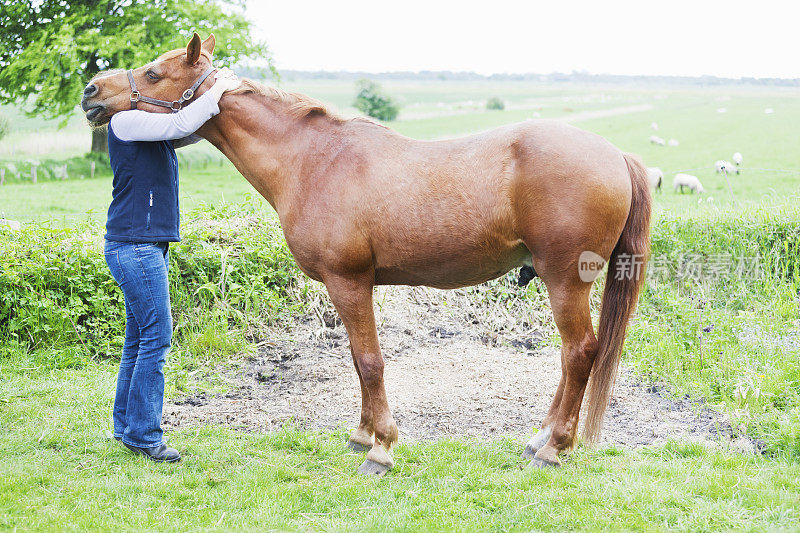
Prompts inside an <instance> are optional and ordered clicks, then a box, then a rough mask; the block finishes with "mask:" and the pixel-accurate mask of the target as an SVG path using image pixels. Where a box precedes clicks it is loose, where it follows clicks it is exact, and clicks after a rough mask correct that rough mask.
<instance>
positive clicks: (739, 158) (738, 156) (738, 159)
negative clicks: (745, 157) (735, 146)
mask: <svg viewBox="0 0 800 533" xmlns="http://www.w3.org/2000/svg"><path fill="white" fill-rule="evenodd" d="M733 162H734V163H735V164H736V166H737V167H738V166H739V165H741V164H742V154H740V153H739V152H736V153H735V154H733Z"/></svg>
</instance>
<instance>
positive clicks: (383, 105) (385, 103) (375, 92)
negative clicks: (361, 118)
mask: <svg viewBox="0 0 800 533" xmlns="http://www.w3.org/2000/svg"><path fill="white" fill-rule="evenodd" d="M356 86H357V88H358V94H357V95H356V99H355V102H353V105H354V106H355V108H356V109H358V110H359V111H361V112H362V113H364V114H365V115H369V116H370V117H374V118H377V119H378V120H386V121H388V120H394V119H396V118H397V114H398V113H399V112H400V109H399V108H398V106H397V104H395V102H394V100H392V98H391V97H390V96H388V95H387V94H385V93H384V92H383V89H382V88H381V86H380V85H378V84H377V83H375V82H374V81H371V80H367V79H362V80H359V81H358V82H357V83H356Z"/></svg>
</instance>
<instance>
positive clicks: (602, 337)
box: [82, 34, 651, 474]
mask: <svg viewBox="0 0 800 533" xmlns="http://www.w3.org/2000/svg"><path fill="white" fill-rule="evenodd" d="M214 43H215V40H214V36H213V35H211V36H210V37H209V38H208V39H206V40H205V41H202V42H201V40H200V37H199V36H198V35H197V34H195V35H194V37H193V38H192V39H191V41H190V42H189V44H188V46H187V48H186V49H185V50H184V49H178V50H173V51H171V52H167V53H165V54H163V55H162V56H160V57H159V58H157V59H156V60H155V61H153V62H152V63H149V64H147V65H145V66H143V67H139V68H137V69H134V70H133V78H134V80H135V84H136V86H137V89H138V91H140V94H141V95H142V96H148V97H150V98H156V99H160V100H165V101H167V102H170V101H175V100H178V98H179V97H180V96H181V95H182V94H183V93H184V91H185V89H187V88H189V87H191V85H192V84H193V83H194V82H195V81H196V80H199V78H200V76H201V75H202V74H203V73H204V72H206V71H207V70H208V69H209V68H210V66H211V60H212V53H213V50H214ZM212 83H213V80H212V79H208V80H206V81H205V82H204V83H203V84H202V85H200V87H199V88H198V89H197V90H196V91H195V97H196V95H197V94H201V93H202V92H203V91H204V90H206V89H207V88H208V87H209V86H210V85H211V84H212ZM130 85H131V84H130V82H129V80H128V78H127V77H126V75H125V73H124V72H119V73H111V74H106V75H101V76H99V77H97V78H95V79H94V80H92V81H91V82H90V84H89V85H88V86H87V89H86V91H85V93H84V94H85V95H84V99H83V102H82V107H83V109H84V111H87V118H89V119H90V121H91V122H92V123H94V124H96V125H99V124H103V123H105V122H108V120H109V119H110V117H111V115H113V114H114V113H116V112H118V111H123V110H126V109H129V108H130V107H131V104H130V100H131V92H132V91H131V86H130ZM189 96H192V95H189ZM189 102H191V99H189ZM138 105H139V108H140V109H144V110H146V111H152V112H161V113H164V112H170V110H169V109H168V108H164V107H159V106H156V105H151V104H148V103H146V102H142V101H139V102H138ZM219 105H220V110H221V111H220V114H219V115H217V116H216V117H214V118H212V119H211V120H209V121H208V122H207V123H206V124H205V125H204V126H203V127H202V128H200V130H198V132H197V133H198V134H199V135H200V136H202V137H204V138H206V139H208V140H209V141H210V142H211V143H212V144H213V145H214V146H216V147H217V148H218V149H219V150H221V151H222V152H223V153H224V154H225V155H226V156H227V157H228V158H229V159H230V160H231V161H232V162H233V164H234V165H235V166H236V168H237V169H238V170H239V172H241V173H242V175H244V177H245V178H246V179H247V180H248V181H249V182H250V183H251V184H252V185H253V187H255V189H256V190H258V192H259V193H261V194H262V195H263V196H264V198H266V199H267V200H268V201H269V203H270V204H271V205H272V207H274V208H275V211H276V212H277V214H278V217H279V218H280V223H281V225H282V227H283V232H284V235H285V236H286V242H287V244H288V245H289V249H290V250H291V252H292V254H293V255H294V258H295V259H296V261H297V263H298V265H299V266H300V268H301V270H302V271H303V272H304V273H305V274H307V275H308V276H309V277H311V278H312V279H315V280H318V281H321V282H323V283H324V284H325V286H326V287H327V289H328V293H329V294H330V297H331V300H332V301H333V304H334V305H335V307H336V309H337V311H338V312H339V314H340V316H341V318H342V321H343V322H344V325H345V327H346V329H347V334H348V336H349V339H350V350H351V353H352V356H353V362H354V364H355V367H356V372H357V373H358V377H359V381H360V384H361V400H362V404H361V420H360V423H359V425H358V429H356V430H355V432H353V433H352V435H351V436H350V440H349V446H350V447H351V448H353V449H356V450H368V453H367V456H366V460H365V462H364V463H363V464H362V465H361V467H360V468H359V471H360V472H362V473H372V474H382V473H384V472H386V471H387V470H388V469H390V468H391V467H392V466H393V464H394V462H393V459H392V446H393V444H394V443H395V442H396V441H397V436H398V432H397V425H396V424H395V421H394V419H393V418H392V414H391V412H390V410H389V401H388V399H387V397H386V391H385V389H384V383H383V368H384V363H383V358H382V356H381V351H380V347H379V344H378V335H377V330H376V327H375V317H374V313H373V303H372V294H373V287H374V286H375V285H386V284H401V285H427V286H430V287H438V288H446V289H449V288H455V287H463V286H467V285H474V284H477V283H482V282H485V281H487V280H490V279H493V278H496V277H498V276H501V275H503V274H505V273H506V272H508V271H510V270H511V269H513V268H517V267H521V266H529V267H533V269H535V271H536V273H538V275H539V276H540V278H541V279H542V281H543V282H544V284H545V286H546V287H547V290H548V293H549V296H550V303H551V306H552V310H553V317H554V318H555V323H556V326H557V327H558V331H559V333H560V335H561V340H562V348H561V369H562V374H561V382H560V383H559V385H558V388H557V390H556V392H555V396H554V398H553V402H552V405H551V406H550V409H549V411H548V412H547V415H546V416H545V417H544V420H543V422H542V427H541V430H540V431H539V432H538V433H536V435H535V436H534V437H533V438H531V440H530V441H529V442H528V443H527V446H526V447H525V451H524V456H525V457H528V458H532V464H533V465H536V466H545V465H558V464H560V460H559V457H558V456H559V453H561V452H563V451H567V450H569V449H570V448H571V447H572V446H573V445H574V443H575V440H576V429H577V426H578V417H579V413H580V409H581V402H582V401H583V396H584V391H585V389H586V387H587V383H589V382H590V380H589V378H590V374H591V386H590V388H589V398H588V410H587V411H588V414H587V417H586V418H587V420H586V423H585V427H584V436H585V437H586V439H587V441H590V442H591V441H594V440H596V439H597V437H598V436H599V432H600V428H601V426H602V419H603V415H604V413H605V409H606V406H607V404H608V400H609V396H610V392H611V388H612V385H613V382H614V379H615V376H616V372H617V366H618V362H619V358H620V354H621V351H622V345H623V342H624V339H625V329H626V326H627V323H628V320H629V317H630V315H631V313H632V312H633V309H634V307H635V306H636V302H637V299H638V294H639V288H640V286H641V283H642V281H643V270H644V261H645V260H646V257H647V254H648V251H649V220H650V203H651V199H650V192H649V188H648V182H647V174H646V170H645V168H644V167H643V166H642V164H641V162H640V161H639V160H638V159H637V158H635V157H634V156H631V155H629V154H624V153H622V152H620V151H619V150H618V149H617V148H615V147H614V146H612V145H611V144H610V143H608V142H607V141H605V140H604V139H602V138H601V137H599V136H597V135H594V134H592V133H588V132H586V131H582V130H580V129H577V128H574V127H571V126H568V125H566V124H562V123H559V122H552V121H546V120H530V121H526V122H523V123H519V124H512V125H508V126H503V127H500V128H497V129H494V130H491V131H487V132H485V133H479V134H477V135H471V136H469V137H464V138H460V139H454V140H445V141H428V142H424V141H417V140H414V139H409V138H407V137H403V136H401V135H399V134H397V133H395V132H394V131H392V130H390V129H388V128H386V127H384V126H381V125H379V124H376V123H374V122H372V121H369V120H366V119H352V120H344V119H342V118H340V117H338V116H336V115H335V114H333V113H332V112H330V111H328V110H327V109H326V108H325V106H324V105H322V104H321V103H319V102H316V101H314V100H312V99H310V98H308V97H306V96H303V95H299V94H290V93H285V92H283V91H280V90H277V89H273V88H268V87H265V86H262V85H260V84H257V83H255V82H251V81H248V80H244V81H243V84H242V86H241V87H240V88H239V89H236V90H235V91H231V92H229V93H226V94H225V96H224V97H223V98H222V100H221V101H220V104H219ZM586 253H588V254H589V255H590V256H591V257H592V258H596V260H595V261H594V262H592V263H591V265H594V267H596V268H600V267H602V266H603V264H604V262H609V261H610V263H608V264H609V268H608V274H607V277H606V284H605V292H604V294H603V303H602V309H601V312H600V322H599V329H598V334H597V337H595V333H594V331H593V328H592V319H591V315H590V310H589V296H590V292H591V288H592V285H593V281H594V278H595V277H597V273H595V274H594V275H590V276H588V277H587V276H586V275H584V274H585V273H586V272H584V270H585V269H584V270H582V269H583V268H584V267H586V266H587V265H589V263H587V262H585V261H584V259H583V258H582V257H585V254H586ZM582 254H584V255H583V256H582ZM595 254H596V255H595ZM598 256H599V257H598ZM598 263H599V267H598ZM625 264H627V265H629V266H631V265H632V266H633V268H631V269H630V270H629V271H628V272H626V271H624V269H623V268H622V266H624V265H625ZM591 265H589V266H591ZM590 273H591V272H590ZM497 371H498V372H503V371H509V369H504V368H498V369H497Z"/></svg>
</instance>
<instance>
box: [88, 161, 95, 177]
mask: <svg viewBox="0 0 800 533" xmlns="http://www.w3.org/2000/svg"><path fill="white" fill-rule="evenodd" d="M89 177H90V178H92V179H94V161H91V162H89Z"/></svg>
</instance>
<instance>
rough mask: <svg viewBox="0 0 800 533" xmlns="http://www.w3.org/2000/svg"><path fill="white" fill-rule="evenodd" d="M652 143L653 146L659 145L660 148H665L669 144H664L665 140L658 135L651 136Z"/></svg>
mask: <svg viewBox="0 0 800 533" xmlns="http://www.w3.org/2000/svg"><path fill="white" fill-rule="evenodd" d="M650 143H651V144H657V145H659V146H664V145H665V144H667V143H666V142H664V139H662V138H661V137H659V136H657V135H651V136H650Z"/></svg>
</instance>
